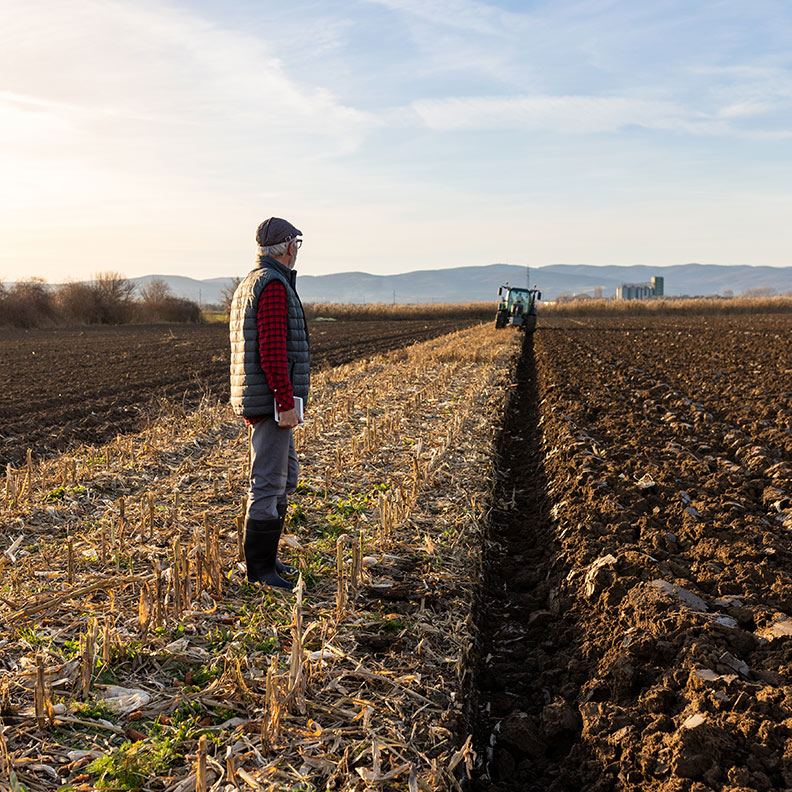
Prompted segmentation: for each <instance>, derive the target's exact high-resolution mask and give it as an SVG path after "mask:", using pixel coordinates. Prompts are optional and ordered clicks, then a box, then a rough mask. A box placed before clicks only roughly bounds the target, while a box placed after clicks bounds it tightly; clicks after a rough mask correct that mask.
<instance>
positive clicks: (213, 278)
mask: <svg viewBox="0 0 792 792" xmlns="http://www.w3.org/2000/svg"><path fill="white" fill-rule="evenodd" d="M763 266H765V265H748V264H705V263H701V262H696V261H689V262H686V263H685V264H668V265H657V266H655V265H650V264H599V265H589V264H542V265H537V266H533V267H526V266H524V265H521V264H509V263H508V262H505V261H498V262H493V263H490V264H469V265H465V266H462V267H453V266H450V267H426V268H422V269H415V270H405V271H403V272H391V273H377V272H368V271H366V270H343V271H339V272H325V273H318V274H314V273H311V272H303V271H301V270H300V268H299V267H296V268H295V271H296V272H297V275H298V276H300V277H302V278H305V277H327V276H330V277H332V276H334V275H368V276H373V277H383V278H388V277H400V276H405V275H413V274H417V273H422V272H443V271H446V270H452V269H474V268H476V269H486V268H488V267H515V268H517V269H521V270H525V269H529V270H530V271H531V272H533V271H534V270H543V269H548V268H550V267H570V268H571V267H592V268H594V269H606V268H612V269H632V268H639V267H640V268H644V269H656V270H668V269H674V268H679V267H716V268H719V269H729V268H734V269H745V268H746V267H753V268H754V269H760V268H762V267H763ZM766 268H767V269H778V270H784V269H790V270H792V265H787V266H783V265H777V266H774V267H771V266H769V265H767V266H766ZM101 274H103V273H101V272H99V273H94V274H93V275H91V276H89V277H87V278H84V279H82V280H80V281H77V282H83V283H90V282H92V281H93V280H94V279H95V277H96V276H98V275H101ZM113 274H117V275H119V276H120V277H121V278H123V279H125V280H129V281H136V280H144V279H147V278H150V279H159V278H162V279H168V278H185V279H188V280H192V281H195V282H197V283H202V282H208V281H220V280H232V279H233V278H235V277H239V276H238V275H209V276H207V277H205V278H195V277H193V276H192V275H185V274H182V273H163V272H149V273H146V274H145V275H136V276H133V277H128V276H126V275H125V274H124V273H113ZM242 274H244V273H242ZM30 280H43V279H41V278H39V277H38V276H35V275H32V276H28V277H25V278H20V279H19V280H18V281H12V280H2V279H0V285H3V286H9V285H14V284H15V283H24V282H28V281H30ZM72 282H75V279H68V278H67V279H63V280H52V281H50V280H44V284H45V285H47V286H62V285H64V284H66V283H72Z"/></svg>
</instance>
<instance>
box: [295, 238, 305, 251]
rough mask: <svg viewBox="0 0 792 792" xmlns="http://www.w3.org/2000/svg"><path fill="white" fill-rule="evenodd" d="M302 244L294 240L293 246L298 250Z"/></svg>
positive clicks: (300, 240) (299, 240)
mask: <svg viewBox="0 0 792 792" xmlns="http://www.w3.org/2000/svg"><path fill="white" fill-rule="evenodd" d="M302 243H303V241H302V239H295V240H294V246H295V247H296V248H297V250H299V249H300V248H301V247H302Z"/></svg>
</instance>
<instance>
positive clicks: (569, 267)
mask: <svg viewBox="0 0 792 792" xmlns="http://www.w3.org/2000/svg"><path fill="white" fill-rule="evenodd" d="M298 272H299V273H300V274H299V276H298V278H299V280H298V282H299V291H300V296H301V297H302V299H303V301H304V302H341V303H367V302H384V303H391V302H394V301H395V302H397V303H430V302H454V303H456V302H470V301H478V300H494V299H496V297H497V294H498V286H500V285H502V284H503V283H505V282H506V281H509V282H510V283H511V284H512V285H515V286H524V285H525V284H526V270H525V268H524V267H518V266H515V265H512V264H490V265H488V266H481V267H457V268H454V269H438V270H416V271H415V272H406V273H403V274H401V275H371V274H369V273H366V272H339V273H336V274H333V275H310V274H302V273H301V271H300V270H299V269H298ZM240 274H242V273H240ZM653 275H660V276H662V277H663V278H665V293H666V294H667V295H671V296H681V295H690V296H695V295H709V294H724V293H726V292H729V291H731V292H732V293H733V294H734V295H735V296H738V295H740V294H742V293H743V292H744V291H746V290H747V289H756V288H772V289H775V290H776V292H778V293H783V292H788V291H792V267H745V266H743V267H730V266H720V265H717V264H679V265H676V266H672V267H645V266H633V267H617V266H604V267H593V266H589V265H586V264H551V265H549V266H546V267H532V268H531V270H530V280H531V283H532V284H533V283H535V284H536V285H537V287H538V288H539V289H541V291H542V296H543V297H544V299H545V300H552V299H555V298H556V297H557V296H558V295H559V294H565V293H566V294H578V293H581V292H586V293H588V294H593V292H594V289H595V288H596V287H601V289H602V293H603V296H606V297H609V296H612V295H614V294H615V293H616V287H617V286H618V285H619V284H620V283H643V282H645V281H649V279H650V278H651V277H652V276H653ZM154 278H160V279H162V280H164V281H165V282H166V283H167V284H168V285H169V286H170V287H171V289H172V291H173V292H174V294H176V295H178V296H179V297H187V298H188V299H190V300H195V301H196V302H198V301H200V302H201V303H202V304H204V305H205V304H207V303H218V302H220V300H221V292H222V290H223V289H224V288H227V287H229V286H230V285H231V278H210V279H208V280H195V279H193V278H185V277H182V276H178V275H147V276H145V277H142V278H133V279H132V280H133V282H134V283H135V284H136V285H138V286H142V285H145V284H146V283H148V282H150V281H151V280H152V279H154Z"/></svg>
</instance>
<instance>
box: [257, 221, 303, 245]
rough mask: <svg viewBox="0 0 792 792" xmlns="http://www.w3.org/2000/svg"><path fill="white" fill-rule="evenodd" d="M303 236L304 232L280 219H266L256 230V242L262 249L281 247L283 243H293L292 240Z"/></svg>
mask: <svg viewBox="0 0 792 792" xmlns="http://www.w3.org/2000/svg"><path fill="white" fill-rule="evenodd" d="M299 236H302V231H300V230H299V229H298V228H295V227H294V226H293V225H292V224H291V223H290V222H289V221H288V220H284V219H282V218H280V217H270V218H268V219H266V220H265V221H264V222H263V223H262V224H261V225H260V226H259V227H258V229H257V230H256V242H258V243H259V245H261V247H270V246H271V245H280V244H281V242H291V241H292V239H296V238H297V237H299Z"/></svg>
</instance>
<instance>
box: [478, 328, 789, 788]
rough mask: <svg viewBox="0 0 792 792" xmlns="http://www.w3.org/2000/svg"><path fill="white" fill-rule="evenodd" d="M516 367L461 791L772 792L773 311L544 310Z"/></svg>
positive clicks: (781, 395) (783, 535) (777, 669)
mask: <svg viewBox="0 0 792 792" xmlns="http://www.w3.org/2000/svg"><path fill="white" fill-rule="evenodd" d="M516 376H517V381H516V387H515V389H514V391H513V393H514V396H513V397H512V402H511V405H510V407H509V412H508V415H507V420H506V423H505V425H504V427H503V430H502V434H501V439H500V445H499V459H498V471H497V473H498V476H497V481H496V482H495V487H494V492H493V496H492V517H491V524H490V527H489V536H488V537H487V539H486V544H485V563H484V570H483V579H482V598H481V603H480V607H479V613H478V619H477V626H478V630H479V634H480V641H479V647H478V649H479V656H480V662H479V665H478V669H477V672H476V680H477V682H476V688H477V692H476V693H475V695H474V701H473V711H472V717H473V721H474V724H473V725H474V728H475V732H476V735H477V745H476V750H477V753H478V766H477V773H476V776H475V778H474V781H473V787H474V789H478V790H502V791H504V792H505V791H506V790H517V789H520V790H544V789H550V790H559V791H560V790H579V789H580V790H603V791H604V790H635V791H636V792H637V791H638V790H642V791H643V790H657V791H658V792H660V791H662V792H683V791H684V792H687V791H688V790H690V792H705V790H727V791H728V792H743V791H744V790H772V789H788V788H792V564H791V563H790V562H791V561H792V499H791V498H792V318H790V317H787V316H755V317H748V316H745V317H738V318H734V319H732V318H729V317H720V318H713V317H707V318H695V317H691V318H682V319H679V318H674V319H671V320H669V319H663V318H661V317H653V318H652V319H651V320H647V319H645V318H643V317H642V318H638V319H607V318H598V319H595V320H590V319H586V320H577V321H575V320H569V319H567V320H560V319H559V320H555V322H553V323H550V322H546V323H544V325H540V328H539V329H538V330H537V332H536V334H535V336H534V337H533V339H531V338H530V337H529V338H527V339H526V344H525V347H524V352H523V358H522V361H521V364H520V366H519V368H518V371H517V374H516Z"/></svg>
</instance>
